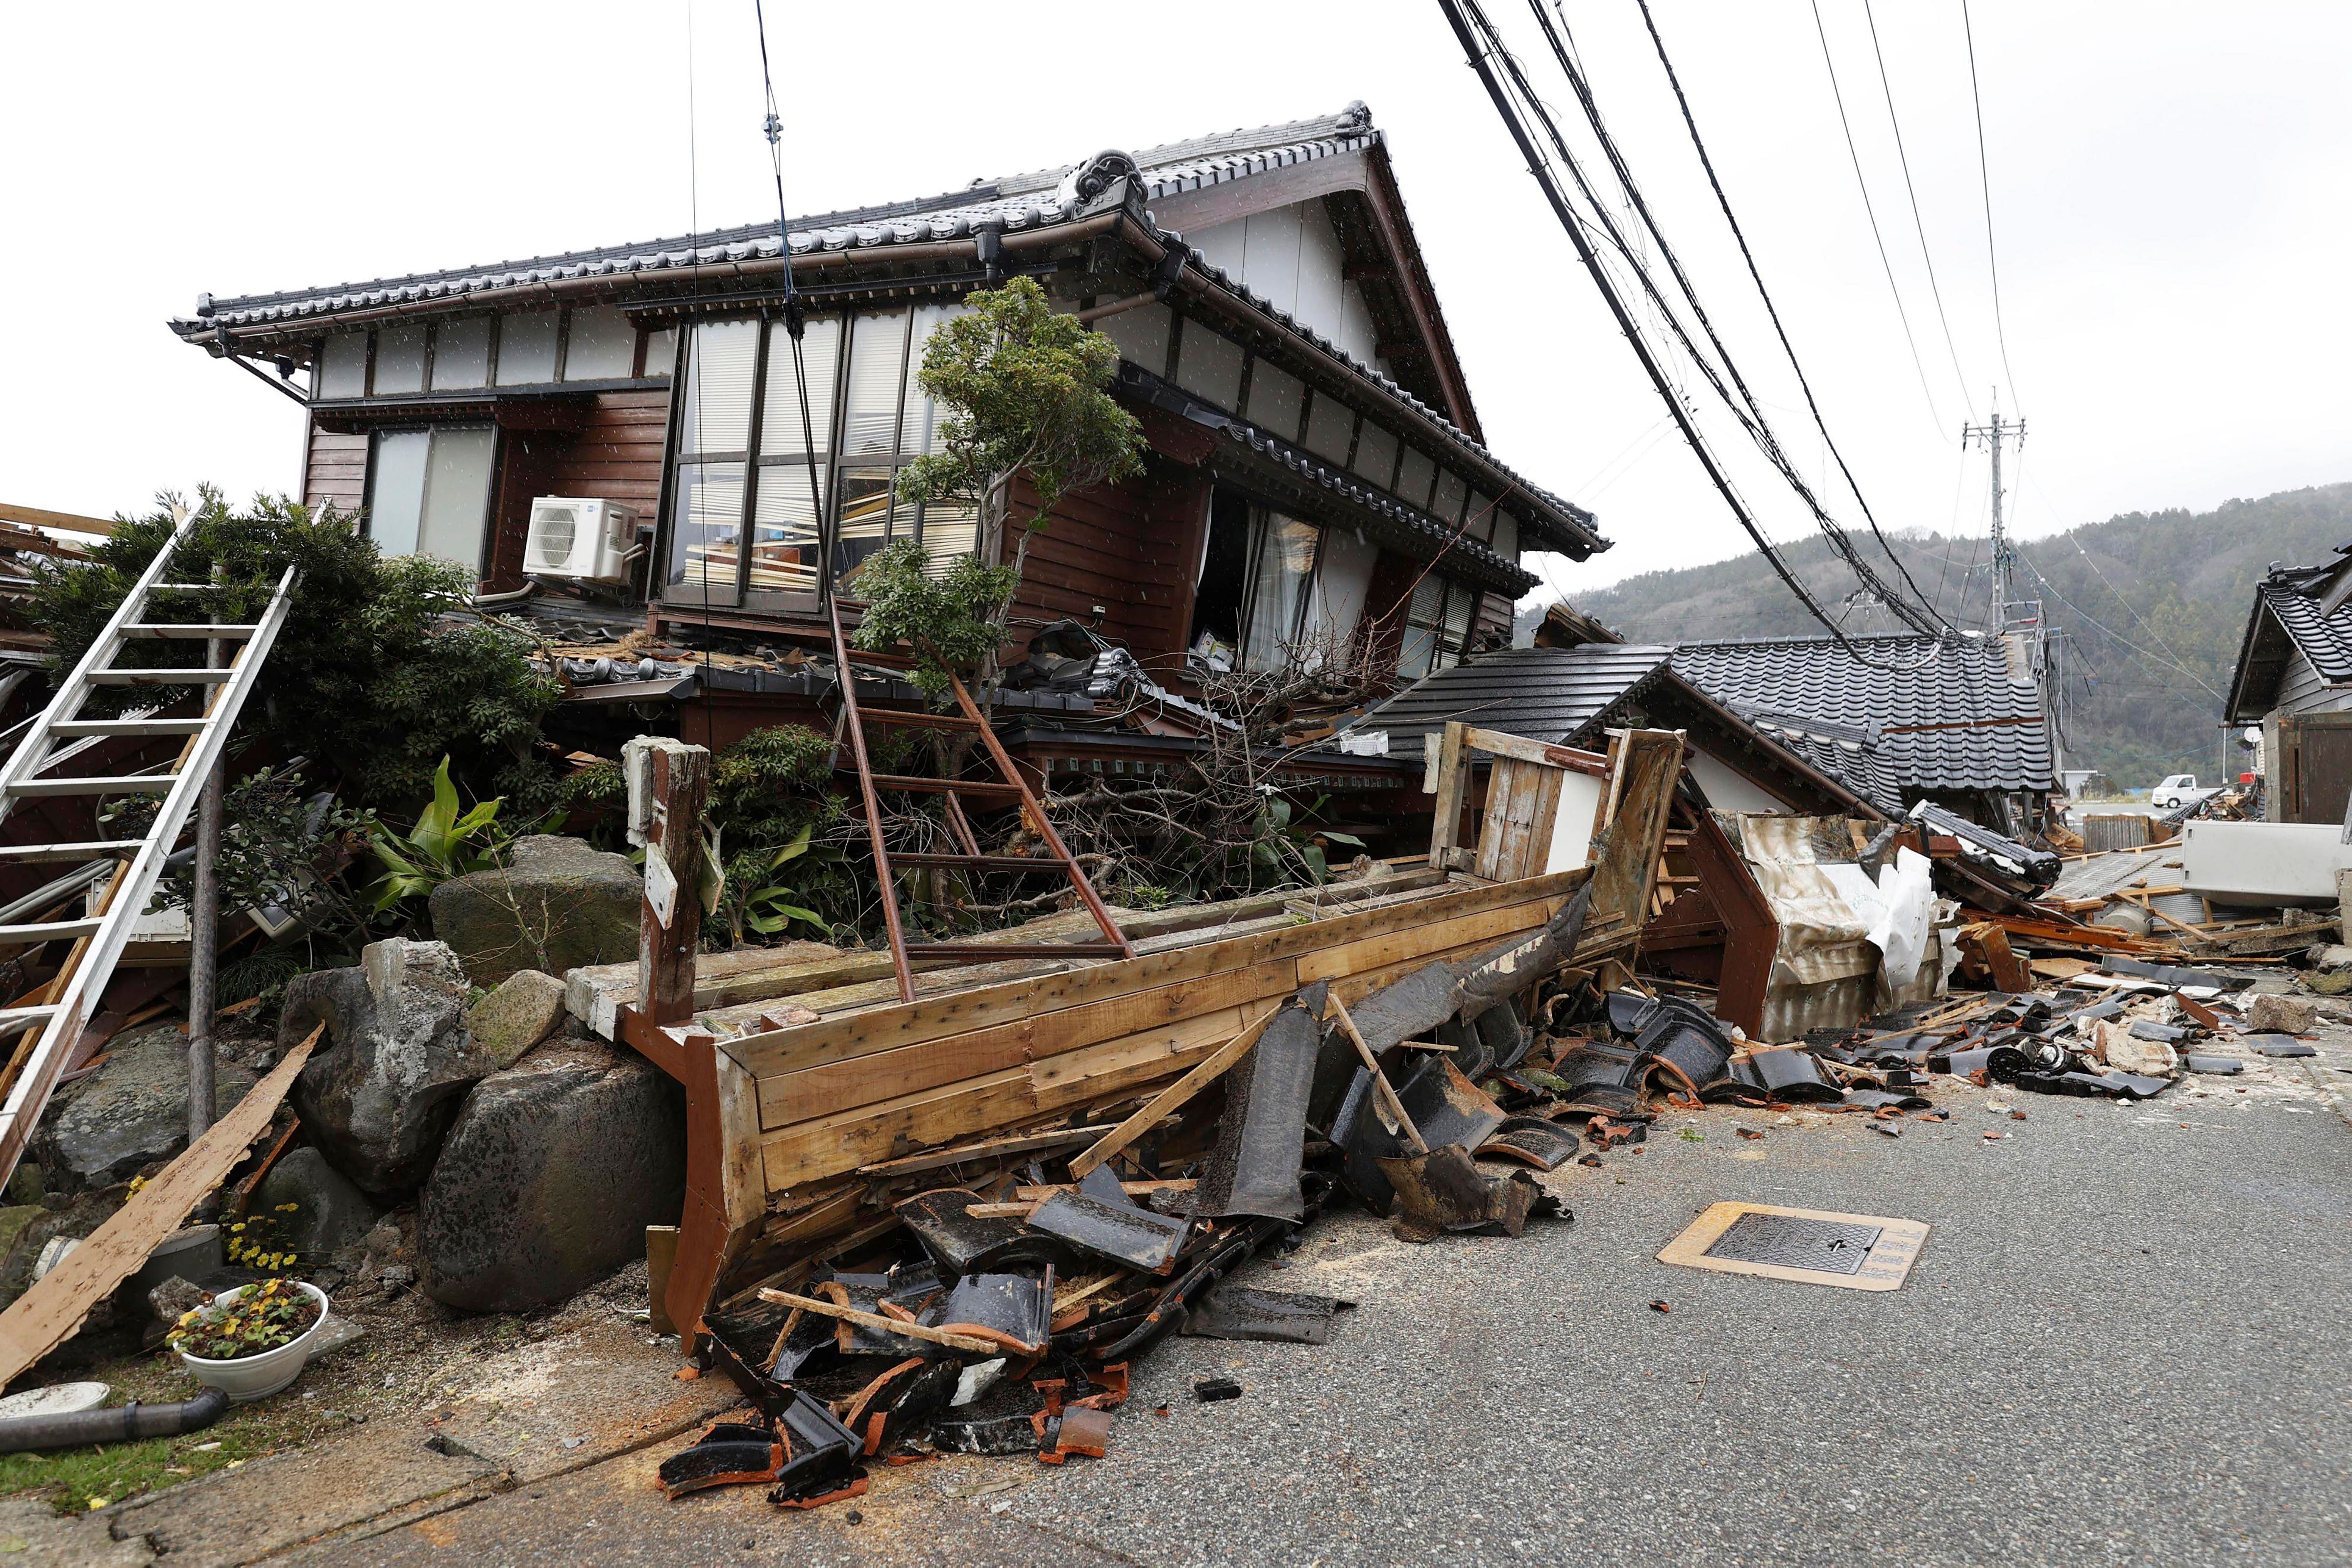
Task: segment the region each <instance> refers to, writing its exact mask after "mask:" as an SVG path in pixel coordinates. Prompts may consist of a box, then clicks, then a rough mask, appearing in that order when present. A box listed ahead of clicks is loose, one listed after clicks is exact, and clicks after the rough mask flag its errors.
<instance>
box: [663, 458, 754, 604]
mask: <svg viewBox="0 0 2352 1568" xmlns="http://www.w3.org/2000/svg"><path fill="white" fill-rule="evenodd" d="M676 512H677V520H676V523H675V525H674V527H673V528H672V529H671V532H670V544H669V572H668V579H669V583H670V586H672V587H673V588H684V589H686V590H687V591H688V592H689V593H691V592H693V591H698V590H701V589H705V588H708V589H709V590H711V591H713V592H714V593H718V594H723V595H724V596H726V597H728V598H730V599H731V598H732V597H733V595H734V592H735V569H736V565H737V559H738V549H737V546H738V544H739V542H740V539H741V538H742V533H743V465H741V464H740V463H690V464H686V465H681V466H680V467H679V469H678V471H677V506H676ZM753 575H754V577H756V576H757V575H758V574H757V573H754V574H753Z"/></svg>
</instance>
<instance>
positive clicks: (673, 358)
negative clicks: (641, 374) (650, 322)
mask: <svg viewBox="0 0 2352 1568" xmlns="http://www.w3.org/2000/svg"><path fill="white" fill-rule="evenodd" d="M676 369H677V328H675V327H664V328H662V329H659V330H658V331H653V332H648V333H646V374H647V375H649V376H667V375H670V374H673V373H675V371H676Z"/></svg>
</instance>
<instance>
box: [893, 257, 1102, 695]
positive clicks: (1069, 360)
mask: <svg viewBox="0 0 2352 1568" xmlns="http://www.w3.org/2000/svg"><path fill="white" fill-rule="evenodd" d="M969 304H970V305H971V309H970V310H969V311H967V312H966V313H965V314H963V315H961V316H959V317H956V318H955V319H952V320H950V321H949V322H948V323H947V324H946V325H944V326H942V327H941V328H940V329H939V330H938V331H937V332H936V333H934V334H933V335H932V337H931V340H930V341H929V344H928V345H926V346H925V348H924V350H923V367H922V371H921V372H920V380H921V383H922V387H923V390H924V391H925V392H929V394H930V395H931V396H932V397H934V398H936V399H938V400H939V402H940V403H941V404H942V405H944V406H945V408H946V409H947V411H948V413H947V419H946V421H945V422H944V423H943V424H942V425H941V427H940V441H941V443H942V449H941V450H940V451H939V452H937V453H934V454H933V455H930V456H928V457H919V458H917V459H916V460H915V461H914V462H912V463H909V464H908V465H907V466H906V468H905V469H903V470H902V471H901V472H900V474H899V476H898V498H899V499H900V500H901V501H905V502H908V503H918V502H934V503H962V504H964V505H969V506H974V507H979V508H981V511H982V517H985V518H989V519H991V520H992V521H997V522H1000V523H1002V524H1003V525H1004V526H1005V527H1008V528H1009V527H1011V526H1012V521H1013V519H1012V517H1011V516H1010V511H1011V505H1012V486H1013V480H1014V479H1015V478H1016V477H1018V478H1025V479H1026V480H1028V482H1029V487H1030V489H1031V490H1032V491H1034V493H1035V495H1036V503H1037V504H1036V507H1035V510H1034V511H1033V512H1032V513H1031V515H1030V516H1029V517H1028V518H1027V519H1026V520H1025V521H1024V522H1023V523H1022V524H1021V526H1020V532H1019V534H1018V535H1017V536H1016V539H1015V543H1014V546H1013V560H1012V563H1011V567H1010V569H1009V570H1006V569H1002V568H994V567H991V566H988V565H987V564H986V563H975V565H974V567H973V568H970V569H966V568H962V567H961V566H960V565H959V566H958V567H955V568H950V571H949V572H948V574H947V575H946V578H945V579H944V580H940V582H939V583H938V584H937V585H936V586H934V585H932V580H929V579H928V578H927V577H926V575H925V573H924V572H923V570H921V562H920V560H919V559H918V558H916V557H915V556H914V555H913V552H911V551H904V552H900V554H901V555H903V556H906V557H907V558H908V559H903V560H899V561H897V562H894V563H888V569H887V570H883V571H880V572H877V570H875V568H876V566H877V564H881V562H880V558H879V557H877V558H876V559H875V560H873V561H869V562H868V563H867V564H866V569H865V570H863V571H861V572H860V573H859V581H860V583H861V584H864V585H867V586H869V587H870V588H871V590H872V591H873V600H872V606H873V607H872V608H871V609H870V610H869V611H868V612H866V620H865V622H864V623H863V624H862V625H861V626H860V627H859V628H858V634H857V642H858V645H859V646H860V647H864V648H879V647H885V646H887V645H888V643H889V642H891V641H893V640H895V639H897V638H898V637H899V636H903V635H907V634H908V629H909V627H910V626H911V627H915V628H918V629H919V633H920V634H919V635H917V636H915V637H914V638H913V639H912V640H913V641H914V642H915V643H916V649H917V656H918V657H919V659H921V660H922V661H923V662H924V664H925V666H926V670H925V673H926V674H929V677H930V683H929V684H933V685H936V686H938V687H940V688H944V686H945V685H946V678H945V672H946V670H947V669H948V668H950V667H952V666H953V665H954V664H958V663H966V664H970V663H977V664H979V665H981V666H982V669H983V671H986V670H988V669H989V668H990V667H991V666H992V663H993V659H994V654H995V651H996V648H997V647H998V646H999V644H1001V643H1002V642H1003V631H1004V621H1005V616H1006V615H1007V614H1008V613H1009V612H1011V609H1012V604H1013V594H1014V592H1015V591H1018V590H1019V588H1020V586H1021V579H1022V574H1023V572H1024V570H1027V567H1028V560H1029V540H1030V538H1031V536H1033V535H1034V534H1036V533H1038V532H1039V531H1040V530H1042V529H1043V528H1045V526H1046V524H1047V522H1048V521H1050V520H1051V517H1052V515H1053V510H1054V507H1055V506H1056V505H1058V504H1059V503H1060V501H1061V499H1062V497H1065V496H1067V495H1069V494H1070V493H1071V492H1072V491H1074V490H1083V489H1085V488H1086V487H1087V486H1090V485H1099V484H1105V483H1113V482H1116V481H1118V480H1120V479H1125V478H1128V477H1130V476H1133V475H1136V474H1139V473H1140V472H1142V469H1143V427H1142V426H1141V425H1139V423H1136V420H1135V416H1134V415H1132V414H1130V413H1128V412H1127V411H1126V410H1125V409H1123V408H1121V407H1119V405H1118V400H1116V399H1115V398H1113V397H1112V396H1111V395H1110V392H1109V387H1110V381H1111V377H1112V375H1113V374H1114V373H1116V372H1117V371H1118V345H1117V344H1116V343H1113V342H1112V341H1111V340H1109V339H1108V338H1106V337H1105V336H1103V335H1102V334H1101V333H1100V332H1097V331H1093V330H1091V329H1088V328H1087V326H1086V325H1085V324H1083V323H1082V322H1080V321H1079V320H1078V319H1076V317H1074V316H1069V315H1066V314H1063V313H1061V312H1058V311H1056V310H1055V309H1054V308H1053V306H1052V305H1051V304H1050V303H1049V302H1048V301H1047V299H1046V298H1045V290H1044V289H1042V288H1040V287H1037V285H1036V283H1035V282H1034V281H1033V280H1032V279H1029V278H1026V277H1016V278H1014V279H1013V281H1011V282H1010V283H1007V284H1006V285H1005V286H1004V287H1002V288H997V289H983V290H982V291H980V292H978V293H976V294H973V295H972V296H971V298H970V300H969ZM902 598H903V599H906V600H907V601H908V602H907V603H905V604H903V605H902V604H901V603H900V602H899V601H900V600H901V599H902ZM918 601H919V602H918Z"/></svg>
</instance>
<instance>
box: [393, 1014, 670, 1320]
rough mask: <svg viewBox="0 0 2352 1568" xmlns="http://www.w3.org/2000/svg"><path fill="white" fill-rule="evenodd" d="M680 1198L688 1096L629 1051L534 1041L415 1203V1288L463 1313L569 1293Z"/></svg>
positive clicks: (463, 1122)
mask: <svg viewBox="0 0 2352 1568" xmlns="http://www.w3.org/2000/svg"><path fill="white" fill-rule="evenodd" d="M685 1194H686V1099H685V1094H684V1092H683V1091H681V1090H680V1089H679V1088H678V1086H677V1083H676V1082H673V1081H672V1080H671V1079H670V1078H669V1077H668V1076H667V1074H665V1073H663V1072H662V1071H660V1070H658V1069H657V1068H656V1067H654V1066H653V1065H652V1064H651V1063H650V1062H647V1061H645V1060H644V1059H643V1058H641V1057H639V1056H637V1055H636V1054H635V1052H632V1051H618V1050H615V1049H614V1048H613V1047H611V1046H607V1045H604V1044H603V1043H602V1042H600V1041H593V1040H560V1041H557V1042H556V1043H554V1044H552V1045H548V1046H543V1047H541V1049H540V1050H539V1051H535V1052H533V1053H532V1054H531V1055H530V1057H528V1058H526V1059H525V1060H524V1061H523V1062H522V1064H521V1065H520V1066H518V1067H515V1068H512V1069H510V1070H509V1071H504V1072H499V1073H496V1074H493V1075H492V1076H490V1077H488V1078H486V1079H484V1080H483V1081H482V1082H481V1083H480V1084H479V1085H478V1086H477V1087H476V1088H475V1090H474V1092H473V1093H472V1094H471V1095H469V1096H467V1101H466V1108H465V1110H464V1112H463V1113H460V1114H459V1116H458V1118H457V1125H455V1126H454V1127H452V1128H451V1129H450V1130H449V1138H448V1141H447V1143H446V1144H445V1145H443V1147H442V1151H441V1158H440V1160H439V1161H438V1162H437V1163H436V1165H435V1166H434V1167H433V1175H432V1176H431V1178H430V1179H429V1180H427V1181H426V1182H425V1190H424V1193H423V1194H422V1195H421V1197H420V1198H419V1200H418V1210H417V1245H416V1250H417V1262H418V1269H419V1272H420V1277H421V1280H422V1282H423V1284H424V1287H425V1291H426V1293H427V1294H429V1295H431V1296H432V1297H433V1299H434V1300H436V1301H440V1302H442V1303H443V1304H445V1305H447V1306H452V1307H457V1308H461V1309H463V1310H466V1311H469V1312H522V1311H527V1310H529V1309H530V1308H533V1307H540V1306H545V1305H547V1304H549V1303H551V1302H554V1301H562V1300H564V1299H566V1298H567V1297H570V1296H572V1295H573V1294H575V1293H576V1292H578V1291H581V1290H582V1289H583V1288H585V1287H586V1286H588V1285H591V1284H593V1283H594V1282H595V1281H598V1280H600V1279H602V1278H604V1276H605V1275H607V1274H609V1273H611V1272H612V1271H613V1270H615V1269H618V1268H620V1267H621V1266H622V1265H623V1264H625V1263H627V1262H628V1261H629V1260H632V1259H634V1258H640V1257H643V1256H644V1255H645V1246H646V1226H648V1225H674V1224H676V1223H677V1218H678V1214H679V1211H680V1209H681V1208H682V1207H683V1206H684V1202H685Z"/></svg>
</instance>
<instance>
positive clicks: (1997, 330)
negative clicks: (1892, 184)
mask: <svg viewBox="0 0 2352 1568" xmlns="http://www.w3.org/2000/svg"><path fill="white" fill-rule="evenodd" d="M1960 33H1961V35H1962V37H1966V38H1967V39H1968V41H1969V102H1970V103H1972V104H1974V105H1975V106H1976V111H1977V183H1978V185H1979V188H1980V189H1981V190H1982V191H1983V192H1984V215H1985V266H1986V267H1988V268H1990V271H1991V273H1992V330H1993V337H1994V339H1995V340H1998V341H1999V342H2000V373H2001V374H2003V375H2005V376H2007V377H2008V378H2009V395H2010V398H2011V401H2013V402H2017V403H2018V404H2019V406H2020V407H2022V406H2023V400H2022V399H2020V398H2019V397H2018V395H2017V372H2016V371H2012V370H2011V369H2010V368H2009V332H2008V329H2006V328H2004V327H2003V326H2002V325H2001V314H2000V256H1999V254H1998V253H1997V252H1996V251H1995V250H1994V249H1993V243H1992V172H1991V169H1990V165H1989V164H1988V163H1987V162H1986V160H1985V133H1984V96H1983V95H1982V94H1981V93H1979V91H1978V90H1977V34H1976V29H1975V27H1973V26H1970V25H1969V0H1960Z"/></svg>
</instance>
